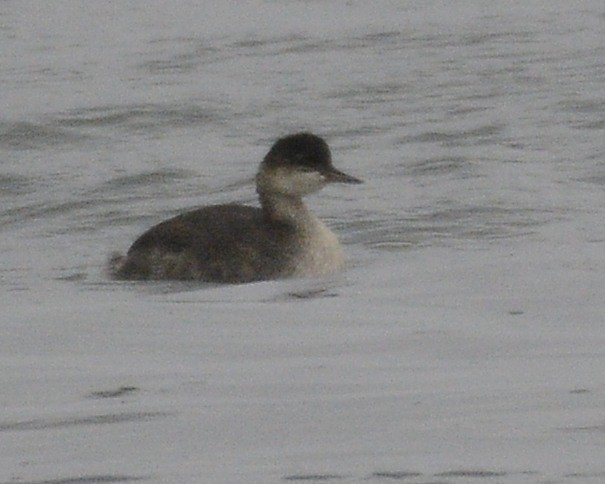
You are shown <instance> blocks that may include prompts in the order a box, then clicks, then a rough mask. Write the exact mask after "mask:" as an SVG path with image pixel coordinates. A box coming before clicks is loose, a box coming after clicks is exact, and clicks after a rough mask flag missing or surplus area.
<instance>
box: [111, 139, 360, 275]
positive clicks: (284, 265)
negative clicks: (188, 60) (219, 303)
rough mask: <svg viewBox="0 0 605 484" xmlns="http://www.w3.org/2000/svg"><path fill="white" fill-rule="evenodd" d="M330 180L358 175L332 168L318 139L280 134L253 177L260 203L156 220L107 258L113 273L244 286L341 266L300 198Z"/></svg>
mask: <svg viewBox="0 0 605 484" xmlns="http://www.w3.org/2000/svg"><path fill="white" fill-rule="evenodd" d="M334 182H338V183H361V180H359V179H357V178H355V177H353V176H351V175H347V174H345V173H343V172H341V171H339V170H337V169H336V168H334V166H333V165H332V157H331V154H330V149H329V148H328V145H327V143H326V142H325V141H324V140H323V139H322V138H320V137H319V136H316V135H313V134H310V133H298V134H293V135H290V136H286V137H284V138H281V139H279V140H278V141H277V142H276V143H275V144H274V145H273V147H272V148H271V150H270V151H269V153H267V155H266V156H265V158H264V159H263V161H262V163H261V164H260V168H259V171H258V174H257V175H256V191H257V193H258V196H259V200H260V205H261V207H260V208H256V207H250V206H246V205H237V204H227V205H212V206H208V207H203V208H200V209H197V210H193V211H190V212H186V213H183V214H181V215H177V216H176V217H174V218H171V219H169V220H166V221H164V222H161V223H159V224H158V225H155V226H154V227H152V228H150V229H149V230H148V231H147V232H145V233H144V234H143V235H141V236H140V237H139V238H138V239H137V240H136V241H135V242H134V243H133V244H132V246H131V247H130V249H129V250H128V253H127V255H126V256H119V255H114V256H113V257H112V259H111V271H112V273H113V276H114V277H115V278H117V279H126V280H144V279H152V280H170V279H173V280H199V281H207V282H220V283H244V282H252V281H259V280H266V279H279V278H286V277H309V276H318V275H322V274H327V273H330V272H333V271H336V270H338V269H340V268H342V266H343V263H344V258H343V254H342V248H341V246H340V243H339V242H338V239H337V238H336V236H335V235H334V233H332V231H330V229H328V228H327V227H326V226H325V225H324V224H323V223H322V222H321V221H320V220H319V219H318V218H317V217H316V216H315V215H313V214H312V213H311V212H310V211H309V210H308V209H307V207H306V206H305V204H304V203H303V200H302V197H303V196H304V195H308V194H310V193H313V192H316V191H318V190H320V189H321V188H323V187H324V186H325V185H327V184H328V183H334Z"/></svg>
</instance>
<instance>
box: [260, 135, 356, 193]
mask: <svg viewBox="0 0 605 484" xmlns="http://www.w3.org/2000/svg"><path fill="white" fill-rule="evenodd" d="M263 163H264V164H265V166H267V167H278V166H287V165H292V166H301V167H307V168H312V169H314V170H317V171H318V172H320V173H321V174H322V175H324V176H325V177H326V180H327V181H329V182H341V183H361V180H359V179H357V178H355V177H352V176H350V175H347V174H345V173H343V172H341V171H339V170H337V169H336V168H334V167H333V166H332V154H331V153H330V148H329V147H328V143H326V142H325V141H324V140H323V139H322V138H320V137H319V136H316V135H314V134H312V133H297V134H291V135H288V136H285V137H283V138H280V139H279V140H277V141H276V142H275V144H274V145H273V146H272V147H271V149H270V150H269V153H267V155H266V156H265V159H264V160H263Z"/></svg>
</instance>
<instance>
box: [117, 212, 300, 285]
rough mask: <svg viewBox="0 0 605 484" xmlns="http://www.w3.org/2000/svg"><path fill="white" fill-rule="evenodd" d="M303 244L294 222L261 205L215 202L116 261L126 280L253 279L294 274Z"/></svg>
mask: <svg viewBox="0 0 605 484" xmlns="http://www.w3.org/2000/svg"><path fill="white" fill-rule="evenodd" d="M299 250H300V247H299V246H298V245H297V231H296V228H295V227H294V226H293V225H290V224H287V223H283V222H276V221H272V220H270V219H268V218H267V217H266V216H265V214H264V213H263V210H262V209H260V208H255V207H249V206H244V205H214V206H209V207H204V208H200V209H198V210H193V211H190V212H186V213H183V214H181V215H178V216H176V217H174V218H171V219H169V220H166V221H164V222H162V223H160V224H158V225H155V226H154V227H152V228H151V229H149V230H148V231H147V232H145V233H144V234H143V235H141V236H140V237H139V238H138V239H137V240H136V241H135V242H134V243H133V244H132V246H131V247H130V249H129V250H128V254H127V255H126V256H125V257H124V258H122V259H120V260H119V261H115V263H114V268H115V269H114V273H115V276H116V277H118V278H122V279H181V280H202V281H212V282H232V283H233V282H249V281H255V280H263V279H275V278H280V277H288V276H291V275H292V273H293V272H294V270H295V267H294V264H293V261H295V260H296V257H297V252H298V251H299Z"/></svg>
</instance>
